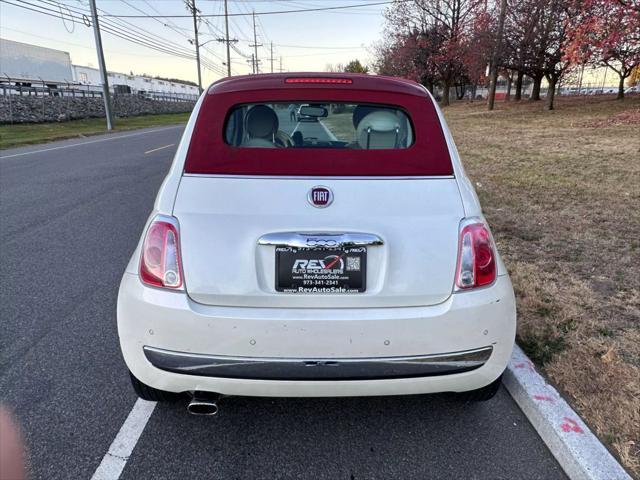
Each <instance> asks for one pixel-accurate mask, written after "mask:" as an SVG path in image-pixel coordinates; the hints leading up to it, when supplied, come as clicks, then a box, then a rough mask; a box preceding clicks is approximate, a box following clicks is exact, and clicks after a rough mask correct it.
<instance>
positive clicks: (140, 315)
mask: <svg viewBox="0 0 640 480" xmlns="http://www.w3.org/2000/svg"><path fill="white" fill-rule="evenodd" d="M118 332H119V336H120V344H121V348H122V352H123V356H124V359H125V362H126V364H127V366H128V367H129V369H130V370H131V372H132V373H133V374H134V375H135V376H136V377H137V378H138V379H140V380H141V381H142V382H144V383H146V384H147V385H150V386H152V387H155V388H158V389H161V390H166V391H172V392H181V391H190V390H202V391H210V392H218V393H221V394H226V395H249V396H290V397H304V396H310V397H312V396H316V397H317V396H365V395H400V394H418V393H435V392H444V391H466V390H473V389H476V388H481V387H483V386H485V385H487V384H489V383H491V382H492V381H493V380H495V379H496V378H497V377H498V376H499V375H500V374H501V373H502V372H503V371H504V369H505V367H506V365H507V362H508V360H509V357H510V355H511V349H512V347H513V341H514V337H515V301H514V297H513V290H512V287H511V282H510V281H509V278H508V276H501V277H498V279H497V281H496V283H495V284H494V285H492V286H491V287H488V288H484V289H478V290H477V291H470V292H464V293H459V294H454V295H452V296H451V297H450V298H449V299H447V301H445V302H443V303H441V304H438V305H434V306H428V307H403V308H346V309H301V308H298V309H296V308H291V309H285V308H242V307H214V306H206V305H202V304H198V303H195V302H193V301H192V300H190V299H189V297H188V296H187V295H186V294H184V293H181V292H171V291H164V290H160V289H154V288H149V287H145V286H144V285H142V283H141V282H140V281H139V279H138V277H137V275H133V274H125V275H124V277H123V280H122V283H121V286H120V293H119V297H118Z"/></svg>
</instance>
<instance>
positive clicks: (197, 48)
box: [187, 0, 202, 93]
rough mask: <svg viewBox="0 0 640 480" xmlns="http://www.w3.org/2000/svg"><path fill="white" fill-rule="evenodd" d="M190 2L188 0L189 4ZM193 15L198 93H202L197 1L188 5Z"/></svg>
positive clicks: (194, 0)
mask: <svg viewBox="0 0 640 480" xmlns="http://www.w3.org/2000/svg"><path fill="white" fill-rule="evenodd" d="M188 1H189V0H187V2H188ZM187 5H188V6H189V8H190V9H191V13H192V14H193V33H194V35H195V40H194V45H195V46H196V62H197V64H198V91H199V92H200V93H202V72H201V70H200V41H199V40H198V17H197V15H196V13H197V10H196V0H191V4H188V3H187Z"/></svg>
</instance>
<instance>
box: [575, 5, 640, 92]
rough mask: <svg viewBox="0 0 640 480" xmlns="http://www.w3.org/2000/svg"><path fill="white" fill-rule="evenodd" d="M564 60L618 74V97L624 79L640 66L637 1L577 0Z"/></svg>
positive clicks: (638, 10)
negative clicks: (600, 67)
mask: <svg viewBox="0 0 640 480" xmlns="http://www.w3.org/2000/svg"><path fill="white" fill-rule="evenodd" d="M575 8H576V10H577V14H576V16H575V17H573V21H572V25H571V26H570V28H569V36H570V37H571V41H570V42H569V44H568V47H567V53H566V59H567V60H568V61H570V62H573V63H581V64H592V65H605V66H607V67H609V68H611V69H612V70H613V71H614V72H616V73H617V74H618V77H619V83H618V99H623V98H624V81H625V79H626V78H627V77H629V76H630V75H631V73H632V72H633V70H634V68H637V67H638V66H639V65H640V0H576V3H575Z"/></svg>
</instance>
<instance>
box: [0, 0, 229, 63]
mask: <svg viewBox="0 0 640 480" xmlns="http://www.w3.org/2000/svg"><path fill="white" fill-rule="evenodd" d="M0 2H1V3H6V4H7V5H11V6H14V7H18V8H22V9H24V10H29V11H32V12H36V13H40V14H43V15H48V16H50V17H53V18H58V19H65V20H68V21H71V22H73V23H75V24H78V25H85V26H86V23H85V21H87V20H88V18H83V17H81V16H78V15H79V13H78V11H77V10H75V9H73V10H69V12H71V13H69V14H66V15H65V16H63V15H61V14H60V12H59V11H57V10H53V9H50V8H47V7H45V6H42V5H35V4H32V3H29V2H25V1H24V0H23V1H22V3H20V4H18V3H13V2H12V1H9V0H0ZM80 15H83V16H85V17H86V14H84V13H80ZM101 30H102V31H104V32H107V33H109V34H111V35H113V36H115V37H118V38H121V39H123V40H126V41H129V42H131V43H135V44H138V45H141V46H143V47H146V48H149V49H152V50H156V51H158V52H162V53H165V54H167V55H171V56H175V57H179V58H183V59H187V60H194V59H195V55H193V54H192V53H183V52H181V51H177V50H174V49H173V48H174V47H168V46H166V47H165V46H163V45H159V44H157V43H154V41H153V40H152V39H151V40H149V39H148V38H147V39H145V38H143V37H142V36H140V35H136V34H135V32H134V33H127V32H126V31H123V28H121V27H118V26H117V25H113V24H110V23H108V21H105V22H104V23H103V24H102V25H101ZM205 66H206V67H207V68H208V69H209V70H212V71H214V72H215V73H217V74H219V75H224V72H223V71H222V70H221V69H220V67H217V66H216V65H213V64H211V63H210V62H206V65H205ZM216 69H217V70H216Z"/></svg>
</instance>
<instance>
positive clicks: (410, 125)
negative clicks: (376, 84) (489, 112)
mask: <svg viewBox="0 0 640 480" xmlns="http://www.w3.org/2000/svg"><path fill="white" fill-rule="evenodd" d="M242 82H244V83H242ZM242 82H240V80H233V79H232V80H225V81H223V82H221V83H220V84H219V86H218V87H215V86H214V87H212V88H211V89H210V90H209V93H207V94H206V95H205V96H204V98H203V100H202V104H201V106H200V109H199V112H198V116H197V118H196V120H195V125H194V127H193V133H192V135H191V138H190V141H189V150H188V152H187V158H186V160H185V163H184V172H185V173H186V174H203V175H240V176H246V175H248V176H256V175H265V176H292V177H293V176H304V177H309V176H311V177H344V176H351V177H369V176H380V177H413V176H442V175H452V174H453V168H452V165H451V159H450V157H449V148H448V145H447V141H446V138H445V135H444V132H443V129H442V125H441V123H440V118H439V116H438V111H437V109H436V107H435V105H434V103H433V100H432V99H431V98H430V97H429V96H428V95H427V94H426V93H425V94H424V95H417V94H414V93H411V94H407V93H398V92H396V91H385V90H382V89H376V90H366V89H359V88H357V85H356V82H355V81H354V83H353V84H349V85H345V86H339V87H336V86H326V85H321V86H318V85H303V86H296V87H291V86H289V85H286V86H285V84H284V82H283V84H282V85H283V86H282V87H277V88H274V87H272V88H267V89H259V88H256V89H249V88H246V87H247V86H248V85H249V84H251V83H252V80H251V79H242ZM255 82H256V84H257V83H258V82H257V80H255ZM381 82H382V83H384V82H383V80H381ZM238 85H239V86H238ZM392 86H393V85H392ZM223 87H224V88H223ZM240 87H242V88H240ZM396 89H397V85H396ZM217 90H222V91H220V92H217ZM329 95H330V96H329Z"/></svg>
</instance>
